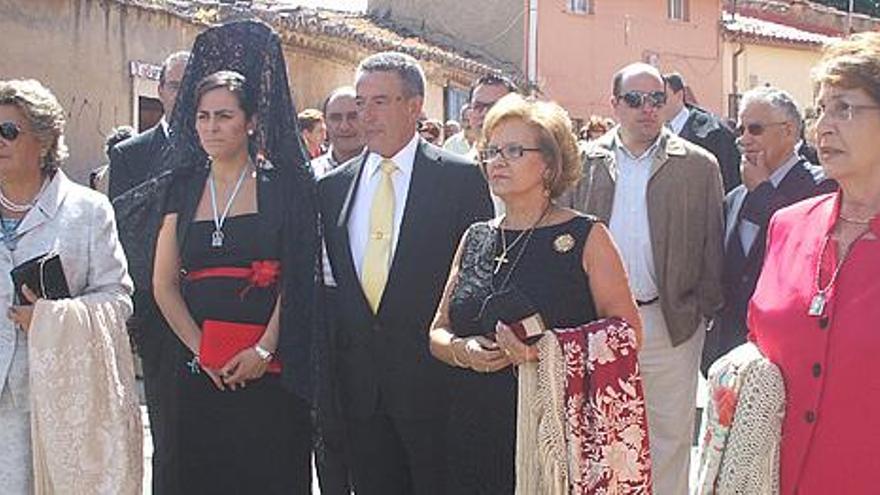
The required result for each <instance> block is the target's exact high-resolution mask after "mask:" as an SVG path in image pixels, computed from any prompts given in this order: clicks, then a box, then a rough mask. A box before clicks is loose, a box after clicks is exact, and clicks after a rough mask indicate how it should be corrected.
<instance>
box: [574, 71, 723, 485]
mask: <svg viewBox="0 0 880 495" xmlns="http://www.w3.org/2000/svg"><path fill="white" fill-rule="evenodd" d="M612 95H613V96H612V98H611V105H612V107H613V108H614V115H615V118H616V120H617V121H618V122H620V125H618V126H617V127H615V128H613V129H611V130H610V131H608V132H607V133H606V134H605V135H604V136H602V137H600V138H598V139H596V140H594V141H590V143H589V144H588V145H587V147H586V148H585V150H584V158H585V161H584V179H583V180H582V181H581V183H580V184H578V185H577V187H576V188H575V189H574V191H573V192H572V193H571V194H570V196H569V197H568V198H567V199H566V200H565V201H563V204H565V205H566V206H571V207H573V208H575V209H578V210H581V211H584V212H586V213H590V214H593V215H596V216H597V217H599V218H600V219H602V221H603V222H605V224H606V225H608V228H609V230H610V231H611V236H612V238H613V239H614V242H615V243H616V244H617V246H618V248H619V249H620V254H621V256H622V258H623V262H624V265H625V266H626V271H627V273H628V275H629V284H630V289H631V290H632V293H633V296H634V297H635V299H636V302H637V303H638V306H639V314H640V316H641V319H642V322H643V325H642V328H643V332H644V337H643V339H642V342H641V349H640V350H639V367H640V370H641V373H642V381H643V383H644V390H645V401H646V406H647V412H648V433H649V435H650V438H649V441H650V445H651V463H652V466H651V472H652V478H653V488H654V490H653V492H654V493H656V494H658V495H681V494H686V493H688V470H689V464H690V463H689V459H690V450H691V438H692V436H693V429H694V420H695V414H694V413H695V408H696V407H695V406H696V395H697V376H698V374H699V371H698V370H699V364H700V355H701V350H702V348H703V340H704V337H705V329H706V326H707V320H708V318H710V317H712V316H714V315H715V313H716V312H717V311H718V309H719V308H720V306H721V235H722V222H723V217H722V190H721V174H720V172H719V171H718V164H717V162H716V161H715V158H714V157H713V156H712V155H711V154H709V152H707V151H706V150H704V149H703V148H701V147H699V146H697V145H694V144H691V143H690V142H688V141H686V140H684V139H682V138H680V137H679V136H677V135H675V134H673V133H672V132H670V131H669V130H668V129H667V128H666V127H664V126H663V120H662V118H661V116H660V111H661V109H662V108H663V105H664V104H665V103H666V88H665V84H664V82H663V78H662V76H661V75H660V72H658V71H657V69H656V68H655V67H653V66H651V65H647V64H643V63H636V64H631V65H628V66H626V67H624V68H623V69H621V70H620V71H618V72H617V74H615V76H614V79H613V83H612Z"/></svg>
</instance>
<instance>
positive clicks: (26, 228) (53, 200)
mask: <svg viewBox="0 0 880 495" xmlns="http://www.w3.org/2000/svg"><path fill="white" fill-rule="evenodd" d="M69 187H70V184H69V183H68V179H67V176H65V175H64V172H62V171H60V170H57V171H55V176H54V177H52V179H51V181H50V182H49V184H48V185H47V186H46V190H45V191H43V194H42V195H41V196H40V197H39V199H37V204H35V205H34V207H33V208H31V209H30V211H28V212H27V213H26V214H25V216H24V217H22V220H21V224H19V226H18V228H17V229H15V235H16V236H17V237H21V236H23V235H24V234H26V233H28V232H30V231H31V230H34V229H36V228H37V227H39V226H40V225H43V224H44V223H46V222H48V221H49V220H52V218H54V217H55V214H56V213H57V212H58V207H59V206H60V205H61V202H62V201H64V197H65V196H67V191H68V190H69Z"/></svg>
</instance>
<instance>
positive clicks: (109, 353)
mask: <svg viewBox="0 0 880 495" xmlns="http://www.w3.org/2000/svg"><path fill="white" fill-rule="evenodd" d="M126 314H127V311H126V310H125V309H124V308H122V307H121V306H120V304H119V303H118V301H113V300H93V301H88V302H86V301H84V300H83V298H78V299H66V300H60V301H47V300H40V301H38V302H37V304H36V305H35V307H34V314H33V320H32V324H31V332H30V334H29V336H28V338H29V345H28V352H29V355H28V360H29V367H30V371H29V378H30V397H31V442H32V444H33V462H34V493H35V494H36V495H53V494H61V493H63V494H71V495H78V494H108V495H109V494H112V495H129V494H131V495H136V494H137V495H140V493H141V492H142V488H141V485H142V476H143V430H142V425H141V419H140V408H139V406H138V400H137V394H136V391H135V378H134V367H133V358H132V353H131V348H130V345H129V341H128V334H127V333H126V331H125V319H124V317H125V315H126Z"/></svg>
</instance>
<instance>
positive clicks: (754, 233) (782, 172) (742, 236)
mask: <svg viewBox="0 0 880 495" xmlns="http://www.w3.org/2000/svg"><path fill="white" fill-rule="evenodd" d="M800 160H801V159H800V157H799V156H798V155H797V153H792V154H791V156H789V157H788V160H786V161H784V162H783V163H782V166H780V167H779V168H777V169H776V170H774V171H773V173H772V174H770V179H769V180H770V184H772V185H773V188H774V189H776V188H777V187H779V183H780V182H782V179H784V178H785V176H786V175H788V172H789V171H791V169H792V168H794V166H795V165H797V164H798V162H799V161H800ZM747 194H748V193H747ZM745 199H746V194H743V195H742V196H740V199H739V201H738V203H739V204H738V205H735V206H736V208H731V212H732V214H733V215H734V216H733V219H732V221H733V222H734V223H733V224H732V225H736V223H735V222H736V218H737V217H738V216H739V212H740V210H741V209H742V205H743V203H744V202H745ZM728 220H730V219H728ZM760 231H761V227H760V226H759V225H757V224H755V223H752V222H750V221H749V220H747V219H745V218H743V219H742V221H740V223H739V240H740V242H741V243H742V248H743V252H744V253H746V255H748V254H749V251H750V250H751V249H752V244H754V243H755V239H757V238H758V232H760Z"/></svg>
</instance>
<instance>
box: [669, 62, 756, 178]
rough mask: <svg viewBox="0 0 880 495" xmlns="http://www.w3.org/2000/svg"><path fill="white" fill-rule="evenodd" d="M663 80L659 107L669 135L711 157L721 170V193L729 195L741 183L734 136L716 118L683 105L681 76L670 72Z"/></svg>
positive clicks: (738, 158) (685, 102)
mask: <svg viewBox="0 0 880 495" xmlns="http://www.w3.org/2000/svg"><path fill="white" fill-rule="evenodd" d="M663 79H664V80H665V81H666V88H667V92H666V94H667V95H668V97H667V99H666V106H665V107H664V108H663V117H664V119H666V121H667V125H668V126H669V127H670V128H671V130H672V132H674V133H676V134H678V135H679V136H681V137H683V138H685V139H687V140H688V141H690V142H692V143H694V144H696V145H698V146H702V147H703V148H705V149H706V150H708V151H709V152H710V153H712V154H713V155H715V158H716V159H717V160H718V166H719V167H720V168H721V178H722V180H723V182H724V192H725V193H726V192H730V191H731V190H732V189H733V188H734V187H736V186H738V185H739V184H740V182H741V180H740V174H739V161H740V156H739V149H738V148H737V147H736V136H734V134H733V131H732V130H731V129H729V128H728V127H727V126H726V125H724V123H723V122H721V119H719V118H718V116H716V115H713V114H712V113H710V112H708V111H706V110H704V109H702V108H700V107H697V106H695V105H691V104H689V103H688V102H687V99H686V98H685V93H686V91H685V82H684V79H683V78H682V77H681V74H678V73H677V72H673V73H671V74H667V75H665V76H663Z"/></svg>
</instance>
